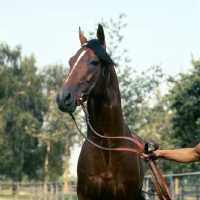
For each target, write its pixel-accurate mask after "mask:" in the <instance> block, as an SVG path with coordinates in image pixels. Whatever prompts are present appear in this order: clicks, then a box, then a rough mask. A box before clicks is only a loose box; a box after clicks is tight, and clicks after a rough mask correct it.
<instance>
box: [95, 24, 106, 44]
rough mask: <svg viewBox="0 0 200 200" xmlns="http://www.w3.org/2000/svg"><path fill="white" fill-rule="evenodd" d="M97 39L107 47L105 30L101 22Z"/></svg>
mask: <svg viewBox="0 0 200 200" xmlns="http://www.w3.org/2000/svg"><path fill="white" fill-rule="evenodd" d="M97 39H98V40H99V42H100V43H101V44H102V45H103V47H104V48H106V42H105V35H104V30H103V26H101V24H99V26H98V29H97Z"/></svg>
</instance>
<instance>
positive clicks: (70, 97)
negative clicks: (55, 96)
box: [64, 92, 72, 105]
mask: <svg viewBox="0 0 200 200" xmlns="http://www.w3.org/2000/svg"><path fill="white" fill-rule="evenodd" d="M71 101H72V94H71V93H70V92H68V93H67V95H66V96H65V99H64V104H65V105H68V104H70V103H71Z"/></svg>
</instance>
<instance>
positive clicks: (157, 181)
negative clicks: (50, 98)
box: [70, 65, 171, 200]
mask: <svg viewBox="0 0 200 200" xmlns="http://www.w3.org/2000/svg"><path fill="white" fill-rule="evenodd" d="M105 70H107V72H108V78H107V81H106V86H105V88H104V91H103V93H104V92H105V90H106V89H107V87H108V84H109V81H110V69H109V66H108V65H104V66H103V67H102V70H101V72H100V74H99V76H98V77H97V79H96V80H95V81H94V83H93V84H92V86H91V87H90V88H89V90H88V91H87V92H86V93H81V94H80V95H78V97H77V98H78V99H77V102H78V103H77V104H78V105H81V107H82V109H83V111H84V113H85V117H86V123H87V125H88V127H89V128H90V129H91V131H92V132H93V133H94V134H95V135H97V136H98V137H100V138H102V139H124V140H128V141H131V142H133V143H134V144H136V146H137V147H138V148H137V149H134V148H128V147H117V148H108V147H103V146H100V145H98V144H96V143H94V142H93V141H92V140H90V139H89V138H88V137H87V136H85V135H84V134H83V133H82V131H81V130H80V128H79V127H78V125H77V123H76V120H75V118H74V116H73V114H72V113H70V116H71V117H72V119H73V120H74V123H75V125H76V127H77V129H78V130H79V132H80V133H81V135H82V136H83V137H84V138H85V139H86V140H87V141H88V142H89V143H90V144H92V145H94V146H96V147H97V148H99V149H102V150H107V151H126V152H127V151H128V152H133V153H137V154H138V155H140V156H141V155H142V154H143V153H149V148H148V146H149V145H151V146H152V147H153V148H154V150H157V149H158V148H159V145H158V144H157V143H156V142H155V141H153V140H150V141H148V142H147V143H146V144H145V145H144V144H143V142H142V141H141V140H140V138H139V137H138V136H137V135H136V134H134V133H132V134H131V135H132V137H125V136H118V137H110V136H103V135H101V134H99V133H97V132H96V131H95V130H94V129H93V127H92V126H91V124H90V121H89V113H88V110H87V106H86V103H85V102H84V101H85V100H89V99H88V97H89V96H90V95H91V93H92V92H93V91H94V89H95V87H96V85H97V83H98V81H99V79H100V76H101V75H102V76H105ZM85 96H86V97H87V99H85ZM146 162H147V163H148V165H149V168H150V173H151V176H152V180H153V183H154V185H155V189H156V192H157V194H158V196H159V198H160V200H171V194H170V192H169V189H168V186H167V184H166V182H165V180H164V178H163V176H162V174H161V172H160V170H159V168H158V167H157V166H156V163H155V161H154V160H153V159H152V158H151V157H150V158H147V159H146Z"/></svg>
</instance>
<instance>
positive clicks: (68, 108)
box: [56, 89, 76, 113]
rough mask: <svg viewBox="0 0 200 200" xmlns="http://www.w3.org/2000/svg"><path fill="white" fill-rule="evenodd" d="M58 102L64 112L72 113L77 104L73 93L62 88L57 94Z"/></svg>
mask: <svg viewBox="0 0 200 200" xmlns="http://www.w3.org/2000/svg"><path fill="white" fill-rule="evenodd" d="M56 103H57V105H58V108H59V110H61V111H62V112H68V113H72V112H74V111H75V109H76V104H75V101H74V97H73V95H72V93H71V92H70V91H68V90H64V89H60V90H59V91H58V94H57V96H56Z"/></svg>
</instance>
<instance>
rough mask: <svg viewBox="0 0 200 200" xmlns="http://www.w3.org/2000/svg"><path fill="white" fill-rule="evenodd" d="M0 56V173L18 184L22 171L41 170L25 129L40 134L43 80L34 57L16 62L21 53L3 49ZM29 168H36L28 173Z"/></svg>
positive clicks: (33, 141)
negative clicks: (32, 128)
mask: <svg viewBox="0 0 200 200" xmlns="http://www.w3.org/2000/svg"><path fill="white" fill-rule="evenodd" d="M0 52H1V53H0V55H1V59H0V60H1V68H0V82H1V85H0V108H1V109H0V112H1V117H2V119H3V121H2V123H1V129H0V131H1V132H0V136H1V141H2V142H1V145H0V151H1V157H0V163H2V164H1V166H0V171H1V174H6V175H7V176H8V177H11V178H12V179H13V180H15V181H20V180H21V179H22V177H23V171H24V172H25V171H26V173H27V174H28V175H29V176H33V175H34V174H35V173H36V171H37V167H39V166H40V164H39V162H38V159H37V157H39V155H41V154H42V150H39V149H38V141H37V140H36V139H35V138H32V137H30V136H29V135H27V134H26V133H25V130H24V127H25V126H31V125H32V124H35V128H36V129H37V130H39V129H40V127H41V125H42V123H43V113H44V112H45V110H46V108H47V107H46V106H45V103H44V102H45V101H44V97H43V95H42V88H41V82H42V79H41V77H40V76H37V75H36V66H35V59H34V57H33V56H31V57H29V58H28V57H25V58H24V59H23V60H22V61H21V62H17V61H18V60H20V59H19V58H20V54H21V53H20V49H19V48H16V49H14V50H13V51H11V50H9V48H8V46H6V45H1V49H0ZM16 55H17V56H16ZM33 152H34V153H33ZM30 158H31V161H32V162H30ZM28 165H31V166H34V165H35V166H37V167H35V168H34V169H33V168H32V169H30V168H29V169H27V168H26V166H28ZM25 168H26V169H25Z"/></svg>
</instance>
